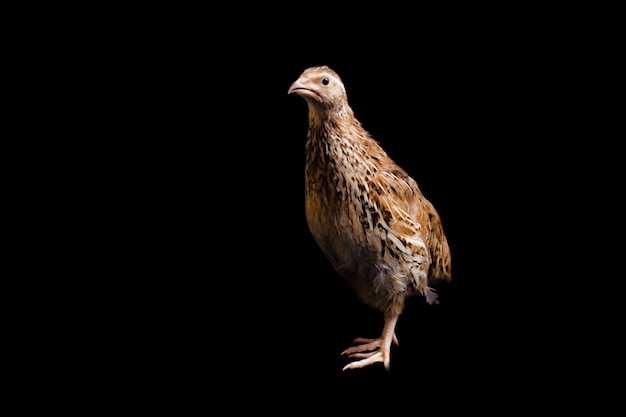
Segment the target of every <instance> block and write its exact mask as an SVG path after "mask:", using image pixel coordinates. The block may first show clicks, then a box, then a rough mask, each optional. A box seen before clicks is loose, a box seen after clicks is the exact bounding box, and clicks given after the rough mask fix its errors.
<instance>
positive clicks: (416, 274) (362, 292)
mask: <svg viewBox="0 0 626 417" xmlns="http://www.w3.org/2000/svg"><path fill="white" fill-rule="evenodd" d="M288 93H289V94H291V93H295V94H297V95H299V96H301V97H302V98H303V99H304V100H305V101H306V102H307V104H308V109H309V129H308V134H307V141H306V167H305V202H306V219H307V222H308V225H309V229H310V231H311V234H312V235H313V238H314V239H315V241H316V242H317V244H318V245H319V247H320V248H321V250H322V251H323V252H324V254H325V255H326V256H327V258H328V260H329V261H330V262H331V263H332V265H333V266H334V268H335V269H336V270H337V272H338V274H340V275H341V276H342V277H343V278H345V279H346V280H347V282H348V283H349V284H350V286H351V287H352V288H353V289H354V290H355V292H356V293H357V294H358V296H359V298H360V299H361V300H362V301H363V302H365V303H367V304H369V305H371V306H373V307H375V308H377V309H378V310H380V311H381V312H382V313H383V314H384V317H385V326H384V329H383V333H382V335H381V336H380V337H379V338H377V339H363V338H357V339H355V344H356V345H355V346H353V347H350V348H348V349H346V350H345V351H344V352H343V353H344V354H346V355H348V356H349V357H350V358H352V359H357V360H355V361H352V362H350V363H348V364H347V365H346V366H345V367H344V369H352V368H361V367H364V366H367V365H371V364H373V363H376V362H382V363H383V364H384V366H385V368H386V369H389V364H390V346H391V342H392V341H394V342H396V343H397V339H396V336H395V326H396V322H397V320H398V317H399V316H400V315H401V314H402V311H403V309H404V303H405V299H406V298H407V297H408V296H411V295H414V294H421V295H422V296H424V297H425V299H426V301H427V302H428V303H429V304H435V303H437V302H438V301H437V295H436V293H435V291H434V290H433V289H432V288H431V285H432V284H433V283H434V282H436V281H438V280H443V281H449V280H450V278H451V275H450V267H451V259H450V249H449V247H448V242H447V240H446V237H445V235H444V232H443V228H442V224H441V220H440V218H439V215H438V213H437V211H436V210H435V208H434V207H433V205H432V204H431V203H430V201H428V200H427V199H426V198H425V197H424V195H422V193H421V191H420V189H419V187H418V185H417V183H416V182H415V181H414V180H413V179H412V178H411V177H410V176H409V175H408V174H407V173H406V172H405V171H404V170H403V169H402V168H401V167H399V166H398V165H397V164H396V163H395V162H394V161H393V160H392V159H391V158H390V157H389V156H388V155H387V154H386V152H385V151H384V150H383V149H382V148H381V147H380V145H379V144H378V142H377V141H375V140H374V139H373V138H372V137H371V136H370V134H369V133H368V132H367V131H366V130H365V129H364V128H363V127H362V125H361V123H360V122H359V121H358V120H357V119H356V118H355V116H354V113H353V111H352V108H351V107H350V105H349V104H348V99H347V95H346V90H345V87H344V85H343V82H342V81H341V79H340V77H339V75H338V74H337V73H336V72H335V71H333V70H332V69H330V68H328V67H326V66H319V67H311V68H308V69H306V70H305V71H304V72H303V73H302V74H301V75H300V77H299V78H298V79H297V80H296V81H295V82H294V83H293V84H292V85H291V87H290V88H289V91H288Z"/></svg>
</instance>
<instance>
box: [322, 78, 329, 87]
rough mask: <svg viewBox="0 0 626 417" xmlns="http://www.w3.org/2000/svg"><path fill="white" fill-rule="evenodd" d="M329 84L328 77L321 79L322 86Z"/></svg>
mask: <svg viewBox="0 0 626 417" xmlns="http://www.w3.org/2000/svg"><path fill="white" fill-rule="evenodd" d="M329 82H330V80H329V79H328V77H324V78H322V85H328V83H329Z"/></svg>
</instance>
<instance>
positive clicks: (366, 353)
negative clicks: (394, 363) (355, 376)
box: [341, 337, 389, 371]
mask: <svg viewBox="0 0 626 417" xmlns="http://www.w3.org/2000/svg"><path fill="white" fill-rule="evenodd" d="M354 343H358V344H357V345H356V346H352V347H349V348H348V349H346V350H344V351H343V352H341V354H342V355H348V357H349V358H355V359H359V360H358V361H353V362H350V363H349V364H347V365H346V366H344V367H343V370H344V371H345V370H346V369H357V368H363V367H365V366H368V365H372V364H374V363H376V362H383V364H384V365H385V368H387V369H389V351H388V349H382V350H381V347H382V346H383V339H382V338H378V339H365V338H362V337H359V338H357V339H354Z"/></svg>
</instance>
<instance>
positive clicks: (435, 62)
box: [86, 6, 578, 409]
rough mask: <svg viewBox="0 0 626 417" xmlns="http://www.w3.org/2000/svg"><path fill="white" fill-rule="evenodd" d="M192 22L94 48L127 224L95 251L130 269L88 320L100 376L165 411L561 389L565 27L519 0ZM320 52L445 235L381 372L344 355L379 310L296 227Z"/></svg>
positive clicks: (105, 263) (113, 209)
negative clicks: (466, 7) (305, 85)
mask: <svg viewBox="0 0 626 417" xmlns="http://www.w3.org/2000/svg"><path fill="white" fill-rule="evenodd" d="M320 7H321V6H320ZM321 8H322V9H324V8H323V7H321ZM317 12H318V13H322V10H318V11H317ZM326 12H327V10H326ZM182 16H183V17H182V18H181V20H177V19H165V20H159V21H149V19H147V20H148V21H147V22H146V19H144V20H142V22H143V24H142V25H139V26H133V25H130V27H131V28H132V29H131V30H130V32H132V33H131V34H130V35H128V34H127V33H126V35H125V36H122V37H121V38H115V39H114V41H113V44H114V45H115V47H113V48H111V49H107V53H106V56H107V59H100V60H97V62H98V68H97V70H98V74H102V75H101V76H99V77H98V82H97V83H96V84H97V85H96V86H95V87H93V89H94V90H93V93H94V94H96V95H98V96H99V97H102V102H103V103H106V104H104V106H103V107H104V109H103V110H102V111H99V112H98V113H97V114H93V115H92V117H93V118H94V120H96V122H95V123H98V125H97V126H98V129H97V130H98V133H100V134H101V137H100V138H98V139H97V143H98V144H99V146H100V149H101V152H100V154H99V155H100V156H104V159H105V162H104V163H103V165H102V167H103V170H102V171H101V173H100V174H101V175H100V178H99V180H98V181H99V184H100V185H102V187H104V188H105V189H106V196H108V198H105V197H102V204H101V206H100V208H104V212H105V213H106V215H105V216H102V217H101V218H100V219H101V220H100V222H99V229H98V230H100V232H99V233H101V234H102V236H103V238H104V237H106V238H107V242H109V240H108V239H109V238H112V239H113V241H112V242H111V243H108V244H106V245H105V250H103V252H102V253H103V260H102V264H101V265H100V267H101V268H102V269H103V270H105V271H107V273H108V274H109V275H110V276H116V278H115V279H114V280H112V281H111V283H110V284H108V285H107V286H106V288H105V289H104V290H103V291H102V293H105V294H106V296H105V297H103V298H104V299H105V300H104V301H103V303H104V304H105V305H106V308H105V309H99V313H98V317H99V319H98V323H99V324H100V325H101V326H102V328H103V329H104V330H105V332H104V333H103V335H100V336H98V337H97V342H96V346H97V347H98V349H102V350H103V352H105V354H104V355H97V357H98V358H99V359H98V361H99V362H98V364H96V365H86V366H87V370H88V372H89V371H90V370H91V369H92V368H90V366H93V367H94V368H93V369H96V368H97V369H98V372H103V375H107V377H111V376H112V377H113V382H111V384H113V386H115V387H118V388H117V389H118V392H122V393H124V394H123V395H124V396H126V397H129V398H134V399H138V401H140V402H141V401H142V400H145V401H146V402H149V403H151V404H160V403H161V402H163V403H167V404H168V405H173V406H174V407H175V408H176V407H178V406H182V405H181V404H203V406H204V407H209V406H210V405H209V404H213V402H214V401H218V400H224V398H225V396H229V395H232V396H234V397H233V398H235V400H233V401H234V402H233V403H231V404H230V406H231V407H232V408H233V409H238V408H241V409H244V408H245V407H246V406H247V403H248V401H250V402H251V403H252V405H254V406H257V407H260V406H263V407H268V408H270V409H272V408H276V407H279V408H282V407H283V406H284V405H285V404H286V402H287V401H288V400H289V401H291V400H293V401H296V402H297V403H298V404H306V405H309V406H311V407H316V406H319V407H322V408H325V407H328V406H329V405H330V404H331V400H332V401H338V402H335V403H332V404H343V406H351V405H353V404H355V403H357V402H358V403H359V404H371V405H372V406H374V405H380V404H381V403H382V404H385V403H387V404H391V403H394V404H395V403H396V402H397V401H400V400H396V399H392V397H390V395H392V394H391V393H392V389H393V390H396V389H402V390H403V391H402V394H400V393H399V392H396V391H393V392H394V394H393V395H395V396H397V397H399V398H403V397H404V396H406V395H408V399H409V400H410V401H411V402H416V401H415V400H417V402H419V403H426V402H428V401H429V400H428V399H431V400H432V402H433V403H434V404H431V405H434V406H435V407H443V409H445V408H446V407H455V406H456V404H459V403H461V404H464V405H465V406H475V407H476V408H478V409H485V408H491V407H495V406H494V404H493V403H492V402H491V399H492V398H493V397H498V398H501V399H503V401H505V403H506V404H508V406H512V405H515V406H516V407H518V406H519V407H521V406H523V404H524V403H525V401H526V399H527V398H528V397H531V398H532V399H533V400H538V399H539V400H541V399H542V398H544V397H550V398H554V396H555V394H554V393H553V392H552V390H551V388H552V385H553V384H555V383H556V382H555V381H556V380H557V379H558V380H559V381H560V380H561V379H562V378H563V377H564V376H565V377H567V376H568V375H570V374H572V375H573V374H576V373H577V372H578V370H577V369H574V368H571V367H569V366H568V364H567V360H566V359H564V357H563V356H562V355H561V347H562V342H561V337H562V336H563V335H564V334H565V333H568V332H569V329H570V327H571V326H572V325H573V324H574V323H573V320H572V318H571V316H569V317H568V319H567V320H563V314H564V313H563V311H561V310H559V309H557V310H556V312H555V311H554V310H552V309H551V308H549V307H548V304H549V303H548V300H550V299H551V300H554V299H555V298H554V297H552V298H551V295H553V291H554V289H557V290H561V289H562V288H563V287H564V286H563V285H562V284H563V281H564V279H565V278H564V275H565V274H564V273H563V271H564V269H565V268H564V267H563V266H562V264H561V263H559V262H548V263H546V262H545V260H546V259H550V260H555V259H559V260H560V259H562V258H564V257H568V256H570V255H569V254H568V253H567V252H564V250H563V249H560V248H555V247H556V246H558V245H556V243H555V242H557V241H559V239H561V238H562V235H561V232H562V230H561V227H562V226H559V225H557V224H559V222H557V220H559V219H560V216H561V215H562V214H563V211H562V209H561V207H558V208H557V205H556V204H555V202H557V201H559V199H560V198H561V197H562V196H564V195H565V194H568V195H569V193H570V189H569V188H567V187H562V186H561V185H562V183H563V174H562V171H559V170H555V169H554V165H553V163H554V161H555V160H559V159H560V158H562V155H563V153H564V152H565V151H564V148H563V147H561V146H560V145H559V144H558V143H557V142H558V141H557V142H555V140H556V139H555V137H560V136H558V135H555V132H557V131H558V129H559V126H562V125H563V124H564V123H565V122H566V120H567V119H568V117H569V116H566V115H564V114H563V113H562V109H563V106H562V104H563V102H567V101H568V100H569V99H570V97H571V94H572V93H571V91H568V90H567V89H565V88H564V85H563V84H564V83H566V82H567V80H568V71H569V68H570V67H569V62H571V61H570V59H571V57H569V55H568V48H569V46H568V44H567V42H565V41H563V39H562V38H561V37H559V36H552V35H551V34H550V33H549V32H550V30H549V29H546V28H545V27H543V26H542V24H541V22H539V23H536V25H534V26H528V25H526V24H525V23H524V22H520V21H513V20H509V18H508V17H510V16H509V15H507V18H506V19H502V20H500V21H498V22H495V21H490V20H489V19H484V20H482V21H480V22H479V21H477V20H472V19H464V17H463V16H456V17H454V18H453V17H450V16H447V15H445V14H444V15H437V16H430V17H427V16H422V17H420V18H418V19H416V20H415V21H412V20H410V19H409V20H403V21H401V22H398V24H397V25H394V24H393V22H389V23H388V24H390V25H392V27H394V31H392V32H389V31H388V30H387V29H385V28H383V27H382V26H381V25H379V24H375V22H376V21H370V22H367V23H365V22H363V27H360V25H358V24H357V25H356V26H357V29H355V30H353V31H351V30H346V32H344V31H343V30H341V29H347V28H346V27H345V23H352V24H354V23H355V21H354V20H353V19H346V20H333V19H329V18H328V16H326V17H325V18H324V19H322V20H323V21H325V22H326V24H325V25H315V24H314V23H313V22H306V23H305V22H304V21H303V20H302V18H301V17H300V15H297V14H296V15H294V14H293V13H291V14H289V18H287V19H286V20H285V22H281V23H280V24H277V23H275V22H273V21H272V20H269V21H267V20H264V21H263V24H259V22H258V21H257V22H256V24H254V25H252V24H250V25H247V24H245V23H243V22H242V23H240V24H238V25H234V26H227V27H228V29H226V28H222V29H219V30H217V29H215V27H214V25H215V24H216V22H218V21H219V20H220V18H219V16H216V17H214V18H213V20H215V21H214V22H212V23H211V24H209V23H207V22H206V21H203V20H202V19H200V20H198V19H197V17H196V18H195V19H194V18H192V17H191V15H190V14H188V13H183V15H182ZM320 19H321V17H320ZM448 19H453V20H452V21H449V20H448ZM314 20H315V19H314ZM133 23H136V21H133ZM546 33H547V34H548V35H549V36H543V35H545V34H546ZM539 34H541V35H542V36H539ZM110 43H111V39H109V38H106V37H105V38H103V39H102V40H101V41H100V42H99V43H98V47H97V48H96V49H97V50H99V51H101V50H102V49H104V48H105V46H106V45H109V44H110ZM96 55H97V54H96ZM574 60H575V58H574ZM564 62H567V63H568V64H566V65H564V64H563V63H564ZM313 65H328V66H330V67H331V68H333V69H334V70H336V71H337V72H338V73H339V75H340V76H341V77H342V79H343V81H344V84H345V86H346V89H347V92H348V98H349V102H350V104H351V105H352V107H353V110H354V111H355V115H356V117H357V118H358V119H360V120H361V122H362V124H363V125H364V127H365V128H366V129H367V130H368V131H369V132H370V133H371V134H372V135H373V136H374V137H375V138H376V139H377V140H378V141H379V142H380V143H381V145H382V146H383V148H385V149H386V150H387V151H388V153H389V154H390V155H391V156H392V157H393V158H394V159H395V160H396V161H397V162H398V163H399V164H400V165H401V166H402V167H404V168H405V170H406V171H407V172H408V173H409V174H410V175H411V176H413V177H414V178H415V179H416V181H417V182H418V184H419V185H420V187H421V189H422V191H423V192H424V194H425V195H426V196H427V197H428V198H429V199H430V200H431V201H432V202H433V203H434V205H435V207H436V208H437V209H438V211H439V213H440V215H441V217H442V221H443V225H444V230H445V232H446V235H447V237H448V240H449V243H450V247H451V251H452V260H453V264H452V273H453V278H452V282H451V283H445V284H441V285H439V286H438V287H437V290H438V292H439V294H440V302H441V303H440V304H439V305H436V306H429V305H427V304H426V303H425V301H424V300H423V299H422V298H420V297H416V298H414V299H410V300H409V301H408V302H407V306H406V310H405V312H404V314H403V315H402V316H401V317H400V319H399V322H398V325H397V328H396V333H397V336H398V339H399V342H400V345H399V346H394V347H393V348H392V358H391V370H390V371H389V372H387V371H385V370H384V369H383V368H382V365H380V366H379V365H375V366H372V367H370V368H366V369H361V370H350V371H345V372H344V371H341V369H342V367H343V366H344V365H345V364H346V359H345V358H343V357H342V356H341V355H340V353H341V351H342V350H343V349H345V348H346V347H348V346H349V345H350V343H351V340H352V339H353V338H355V337H375V336H378V335H379V334H380V332H381V330H382V324H383V321H382V316H381V315H380V314H379V313H378V312H376V311H373V310H372V309H370V308H369V307H367V306H364V305H363V304H361V303H360V302H359V301H358V300H357V299H356V296H355V295H354V294H353V293H352V292H351V290H350V289H349V288H348V287H347V284H345V283H344V282H343V281H342V280H341V279H340V278H339V277H338V276H337V275H336V273H335V272H334V271H333V269H332V268H331V267H330V265H329V263H328V262H327V261H326V259H325V258H324V257H323V255H322V254H321V252H320V251H319V249H318V248H317V247H316V245H315V243H314V241H313V240H312V238H311V236H310V234H309V232H308V229H307V226H306V221H305V215H304V195H303V190H304V188H303V175H304V158H305V155H304V145H305V140H306V129H307V107H306V103H305V102H304V100H302V99H301V98H300V97H297V96H293V95H288V94H287V90H288V88H289V86H290V84H291V83H292V82H293V81H295V80H296V79H297V78H298V76H299V75H300V73H301V72H302V71H303V70H304V69H305V68H307V67H308V66H313ZM99 136H100V135H99ZM95 158H96V157H94V163H96V162H95ZM99 162H101V161H99ZM561 298H566V297H565V296H563V295H560V296H557V299H559V300H561ZM561 301H563V300H561ZM98 305H100V304H98ZM548 311H550V313H549V314H548ZM557 323H558V325H557ZM527 378H531V380H532V381H533V383H532V385H531V386H526V387H524V388H523V389H521V390H520V384H522V385H523V383H520V381H524V380H527ZM388 389H389V390H388ZM260 392H264V393H265V394H262V395H261V394H259V393H260ZM229 398H230V397H229ZM404 398H406V397H404ZM402 401H404V400H402ZM228 402H230V400H228ZM240 402H241V403H240ZM503 404H504V403H503ZM440 409H441V408H440Z"/></svg>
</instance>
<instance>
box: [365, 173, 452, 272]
mask: <svg viewBox="0 0 626 417" xmlns="http://www.w3.org/2000/svg"><path fill="white" fill-rule="evenodd" d="M376 182H377V186H379V187H381V188H383V189H385V191H386V192H385V193H382V194H381V195H382V198H381V201H380V203H381V205H383V206H384V207H385V210H389V211H390V213H391V216H390V218H391V219H393V220H392V221H391V223H390V227H391V229H392V230H393V231H394V232H395V234H396V235H397V236H404V237H405V238H406V239H407V241H408V242H412V243H413V244H412V245H411V246H414V248H412V249H413V250H414V251H415V248H417V253H420V254H423V255H424V256H425V257H426V258H427V260H428V279H429V280H436V279H442V280H450V278H451V257H450V248H449V245H448V241H447V238H446V236H445V234H444V231H443V225H442V222H441V218H440V216H439V213H438V212H437V210H436V209H435V207H434V206H433V204H432V203H431V202H430V201H429V200H428V199H427V198H426V197H425V196H424V195H423V194H422V192H421V190H420V189H419V186H418V184H417V182H416V181H415V180H414V179H413V178H411V177H410V176H409V175H408V173H407V172H406V171H405V170H404V169H402V168H401V167H399V166H398V165H397V164H395V163H394V162H393V161H388V162H387V164H386V165H383V170H381V172H380V175H379V176H378V178H377V181H376ZM421 247H424V248H425V251H422V250H421Z"/></svg>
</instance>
